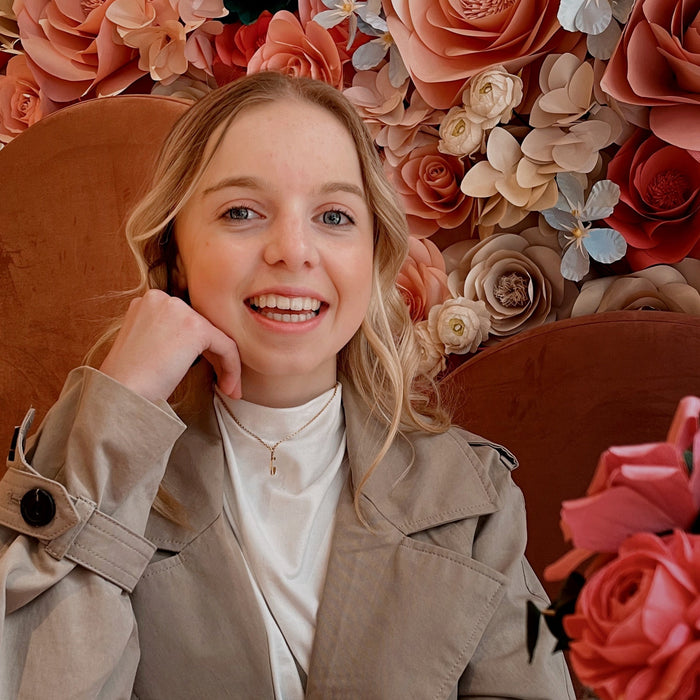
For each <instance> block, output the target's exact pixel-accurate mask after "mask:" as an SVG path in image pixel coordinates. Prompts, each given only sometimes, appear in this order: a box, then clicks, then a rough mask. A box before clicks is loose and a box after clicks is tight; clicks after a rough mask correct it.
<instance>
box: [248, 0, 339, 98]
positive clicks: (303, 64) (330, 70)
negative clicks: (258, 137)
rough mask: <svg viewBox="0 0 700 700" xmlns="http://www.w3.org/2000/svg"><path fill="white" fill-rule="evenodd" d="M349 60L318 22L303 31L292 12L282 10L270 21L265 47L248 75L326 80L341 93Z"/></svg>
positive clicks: (258, 51) (249, 66)
mask: <svg viewBox="0 0 700 700" xmlns="http://www.w3.org/2000/svg"><path fill="white" fill-rule="evenodd" d="M346 60H347V56H346V55H341V54H340V52H339V49H338V46H337V45H336V43H335V41H333V37H332V36H331V35H330V34H329V33H328V30H327V29H324V28H323V27H322V26H321V25H320V24H318V23H317V22H314V21H310V22H307V23H306V26H305V27H302V26H301V24H300V23H299V20H298V19H297V18H296V17H295V16H294V15H293V14H292V13H291V12H287V11H286V10H280V11H279V12H276V13H275V14H274V16H273V17H272V20H271V21H270V25H269V26H268V29H267V37H266V39H265V43H264V44H263V45H262V46H261V47H260V48H259V49H258V50H257V51H256V52H255V54H253V56H252V58H251V59H250V62H249V63H248V74H251V73H258V72H260V71H265V70H274V71H278V72H281V73H286V74H288V75H295V76H306V77H309V78H315V79H317V80H323V81H324V82H326V83H329V84H330V85H333V86H334V87H336V88H338V89H339V90H341V89H342V87H343V62H344V61H346Z"/></svg>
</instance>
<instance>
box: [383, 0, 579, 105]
mask: <svg viewBox="0 0 700 700" xmlns="http://www.w3.org/2000/svg"><path fill="white" fill-rule="evenodd" d="M382 4H383V7H384V10H385V12H386V16H387V23H388V26H389V31H390V32H391V35H392V37H393V39H394V41H395V42H396V45H397V46H398V48H399V52H400V53H401V56H402V57H403V59H404V62H405V64H406V66H407V67H408V69H409V72H410V73H411V77H412V79H413V82H414V83H415V85H416V88H417V89H418V91H419V92H420V93H421V95H422V96H423V97H424V98H425V100H426V102H428V104H430V105H432V106H433V107H436V108H439V109H447V108H449V107H453V106H456V105H457V104H458V103H459V101H460V99H461V93H462V91H463V90H464V85H465V82H466V80H467V78H470V77H471V76H473V75H476V74H477V73H479V72H480V71H482V70H484V69H486V68H490V67H492V66H498V65H502V66H504V67H505V68H506V70H508V71H509V72H510V73H516V72H517V71H518V69H520V68H521V67H522V66H524V65H526V64H527V63H530V62H531V61H534V60H535V59H537V58H538V57H539V56H541V55H545V54H547V53H552V52H554V53H556V52H564V51H568V50H570V49H571V48H572V47H573V46H574V45H575V44H576V42H577V41H578V36H577V35H576V34H573V33H570V32H565V31H563V30H562V29H561V28H560V25H559V22H558V20H557V8H558V3H556V2H549V0H519V1H518V2H515V1H514V0H483V1H482V2H469V3H457V2H434V3H430V5H429V6H428V7H426V4H425V3H421V2H412V0H384V2H383V3H382Z"/></svg>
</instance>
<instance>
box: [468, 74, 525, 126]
mask: <svg viewBox="0 0 700 700" xmlns="http://www.w3.org/2000/svg"><path fill="white" fill-rule="evenodd" d="M522 99H523V81H522V80H521V79H520V78H519V77H518V76H517V75H511V74H510V73H509V72H508V71H507V70H506V69H505V68H504V67H503V66H495V67H494V68H489V69H488V70H485V71H482V72H481V73H479V74H478V75H475V76H474V77H473V78H472V79H471V80H470V81H469V84H468V85H467V89H466V90H465V91H464V93H463V94H462V101H463V102H464V109H465V112H466V115H467V117H468V119H469V120H470V121H472V122H473V123H474V124H480V125H481V128H482V129H492V128H493V127H494V126H496V124H498V123H499V122H503V123H506V122H508V121H510V118H511V117H512V116H513V109H514V108H515V107H517V106H518V105H519V104H520V102H521V101H522Z"/></svg>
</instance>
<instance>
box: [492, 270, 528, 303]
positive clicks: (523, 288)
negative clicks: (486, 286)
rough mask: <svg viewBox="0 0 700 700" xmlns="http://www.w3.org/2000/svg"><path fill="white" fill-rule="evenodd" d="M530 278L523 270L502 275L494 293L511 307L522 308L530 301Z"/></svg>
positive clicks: (501, 301)
mask: <svg viewBox="0 0 700 700" xmlns="http://www.w3.org/2000/svg"><path fill="white" fill-rule="evenodd" d="M529 281H530V280H529V278H528V276H527V275H524V274H523V273H522V272H510V273H509V274H507V275H501V276H500V277H499V278H498V279H497V280H496V284H495V285H494V288H493V295H494V296H495V297H496V299H498V301H499V302H500V303H501V304H502V305H503V306H505V307H506V308H509V309H522V308H523V307H525V306H527V305H528V304H529V303H530V294H529V290H528V287H529Z"/></svg>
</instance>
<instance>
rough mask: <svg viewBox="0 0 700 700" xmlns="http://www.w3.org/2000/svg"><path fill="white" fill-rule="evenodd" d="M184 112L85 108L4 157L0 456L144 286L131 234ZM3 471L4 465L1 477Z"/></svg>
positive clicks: (169, 103)
mask: <svg viewBox="0 0 700 700" xmlns="http://www.w3.org/2000/svg"><path fill="white" fill-rule="evenodd" d="M187 105H188V103H187V102H184V101H182V100H178V99H174V98H168V97H154V96H148V95H129V96H118V97H110V98H108V99H96V100H89V101H86V102H83V103H79V104H76V105H73V106H71V107H67V108H65V109H63V110H60V111H58V112H56V113H54V114H52V115H50V116H49V117H47V118H45V119H43V120H42V121H40V122H38V123H37V124H35V125H34V126H32V127H31V128H30V129H28V130H27V131H26V132H24V133H22V134H21V135H20V136H18V137H17V138H16V139H15V140H14V141H12V142H10V143H9V144H8V145H7V146H6V147H5V148H3V149H2V150H0V193H1V197H2V199H1V204H0V324H1V325H0V406H1V407H2V408H1V409H0V417H1V421H0V445H5V448H3V449H6V448H7V446H9V444H10V439H11V437H12V431H13V426H15V425H17V424H18V423H19V422H20V421H21V420H22V418H23V416H24V413H25V411H26V410H27V408H28V407H29V406H30V405H33V406H34V407H35V408H36V409H37V425H38V421H39V420H41V418H42V417H43V415H44V413H45V411H46V409H47V408H48V407H49V406H50V405H51V404H52V403H53V402H54V401H55V399H56V398H57V396H58V393H59V391H60V389H61V386H62V385H63V381H64V379H65V376H66V374H67V372H68V371H69V370H70V369H71V368H72V367H75V366H77V365H79V364H80V363H81V360H82V358H83V356H84V355H85V353H86V351H87V350H88V349H89V347H90V346H91V345H92V343H93V341H94V340H95V339H96V338H97V337H98V336H99V335H100V333H101V332H102V330H104V327H105V319H106V318H111V317H113V316H115V315H117V314H118V313H119V312H120V309H122V308H123V305H122V304H120V302H118V301H115V300H114V299H110V298H109V297H107V296H106V295H107V294H108V293H109V292H111V291H115V290H124V289H127V288H129V287H131V286H133V285H134V284H135V283H136V281H137V272H136V266H135V264H134V263H133V260H132V256H131V252H130V251H129V249H128V246H127V244H126V240H125V239H124V234H123V223H124V221H125V218H126V216H127V214H128V212H129V210H130V208H131V207H132V205H133V203H134V200H135V199H136V197H137V196H138V195H139V193H140V191H141V190H142V188H143V186H144V183H145V180H146V178H147V176H148V175H149V173H150V169H151V166H152V163H153V162H154V159H155V154H156V153H157V151H158V149H159V148H160V145H161V143H162V141H163V139H164V137H165V135H166V134H167V132H168V130H169V129H170V127H171V125H172V124H173V123H174V121H175V119H176V118H177V117H178V116H179V115H180V114H181V113H182V112H183V111H184V110H185V109H186V108H187ZM2 471H4V463H3V465H2V467H0V472H2Z"/></svg>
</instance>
